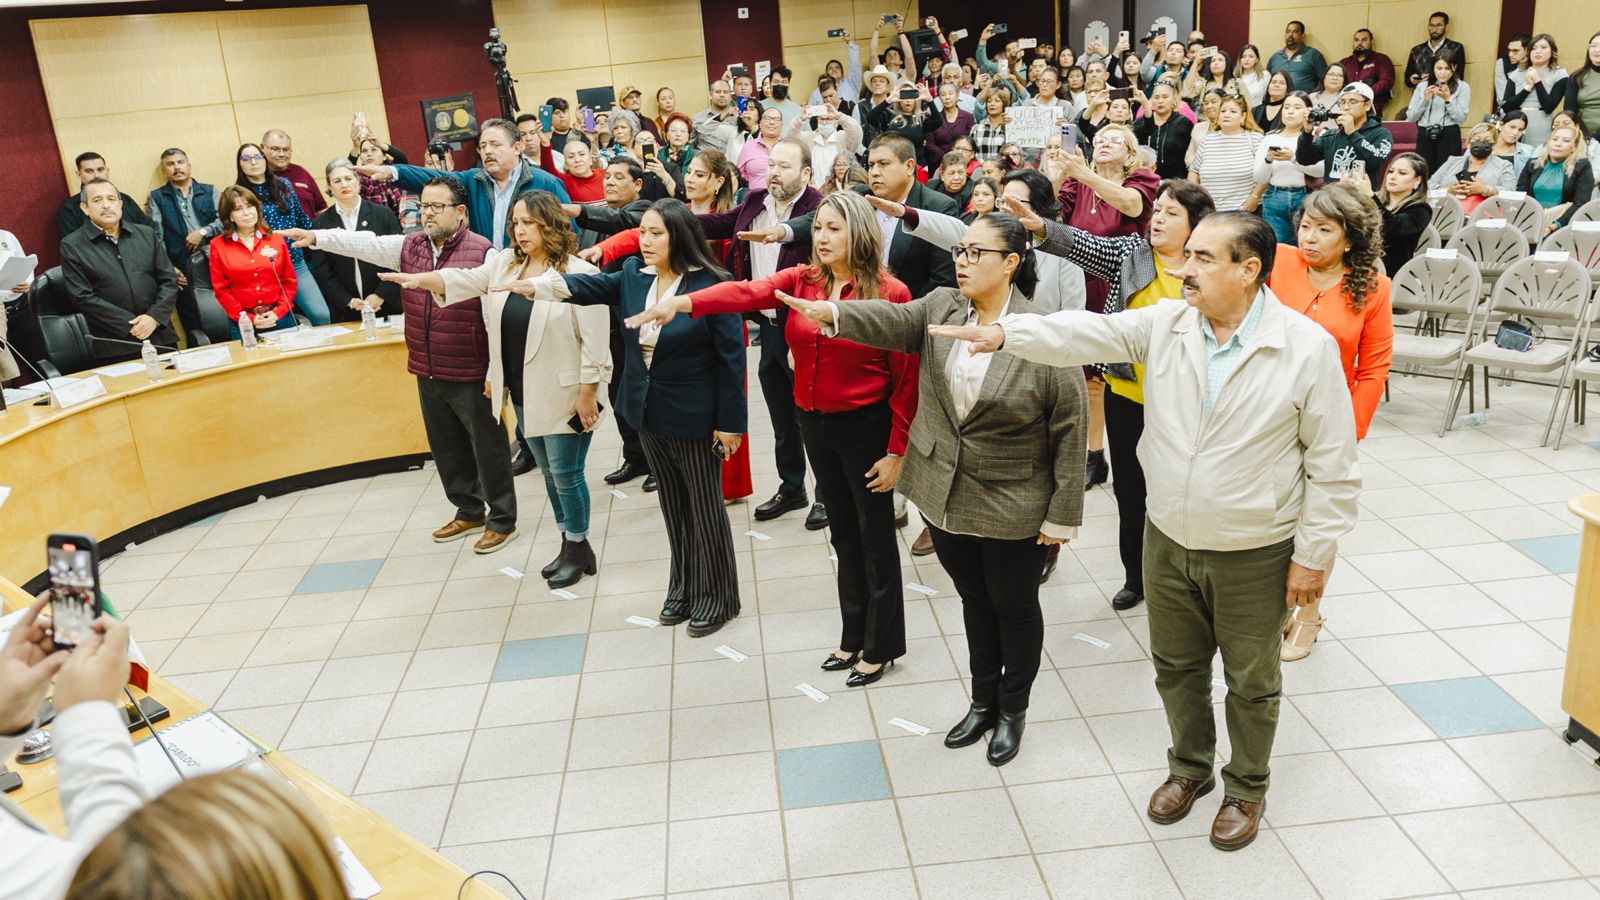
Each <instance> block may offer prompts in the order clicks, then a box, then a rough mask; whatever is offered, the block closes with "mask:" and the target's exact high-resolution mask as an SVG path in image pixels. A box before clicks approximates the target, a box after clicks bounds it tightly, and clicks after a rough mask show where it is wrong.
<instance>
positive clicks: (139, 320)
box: [61, 178, 178, 363]
mask: <svg viewBox="0 0 1600 900" xmlns="http://www.w3.org/2000/svg"><path fill="white" fill-rule="evenodd" d="M122 197H123V195H122V194H121V193H119V192H118V191H117V186H116V185H114V184H112V183H111V182H109V181H106V180H105V179H103V178H101V179H95V180H94V181H91V182H89V183H88V184H86V185H84V186H83V191H82V192H81V194H80V201H79V205H81V206H82V207H83V213H84V215H86V216H87V217H88V219H89V224H87V225H85V226H83V227H82V228H80V229H78V230H77V231H74V232H73V233H72V234H69V235H67V238H66V240H64V241H62V242H61V277H62V280H63V281H65V282H66V286H67V295H68V296H69V297H71V298H72V305H73V307H74V308H75V309H76V310H77V311H78V312H80V313H83V317H84V319H85V320H86V321H87V322H88V323H89V335H90V337H89V341H90V343H91V344H93V345H94V346H93V350H94V358H95V360H96V361H97V362H102V363H103V362H108V361H116V360H123V359H133V358H135V357H137V356H138V355H139V342H140V341H144V340H146V339H148V340H149V341H150V342H151V343H153V344H156V345H157V348H158V349H159V348H161V347H166V348H168V349H171V348H172V347H173V346H174V345H176V344H177V342H178V336H177V335H176V334H175V333H174V332H173V330H172V323H171V319H172V309H173V307H174V306H176V305H177V302H178V275H177V273H176V272H175V271H173V268H172V260H170V259H168V258H167V250H166V248H165V247H163V246H162V245H161V236H160V235H159V234H156V231H155V229H154V228H151V227H150V226H149V225H138V224H135V223H133V222H128V221H124V220H123V210H124V208H125V207H124V204H123V200H122ZM131 206H132V209H135V210H137V209H138V208H139V207H138V206H137V205H136V204H131ZM141 216H142V214H141Z"/></svg>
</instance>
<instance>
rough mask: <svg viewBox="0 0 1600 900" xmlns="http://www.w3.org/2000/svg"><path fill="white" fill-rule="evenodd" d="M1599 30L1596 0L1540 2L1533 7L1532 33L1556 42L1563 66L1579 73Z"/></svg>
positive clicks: (1598, 13) (1598, 8)
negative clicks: (1541, 34) (1590, 42)
mask: <svg viewBox="0 0 1600 900" xmlns="http://www.w3.org/2000/svg"><path fill="white" fill-rule="evenodd" d="M1596 31H1600V3H1596V2H1595V0H1539V2H1538V4H1537V5H1535V6H1534V8H1533V32H1532V33H1533V34H1538V33H1540V32H1544V33H1546V34H1548V35H1550V36H1551V37H1553V38H1555V40H1556V47H1557V48H1558V49H1557V53H1556V55H1557V56H1558V57H1559V58H1560V62H1561V67H1562V68H1564V69H1566V70H1567V71H1568V72H1576V71H1578V69H1579V68H1581V67H1582V66H1583V58H1584V55H1585V54H1586V53H1587V52H1588V48H1589V38H1590V37H1592V36H1593V35H1594V33H1595V32H1596Z"/></svg>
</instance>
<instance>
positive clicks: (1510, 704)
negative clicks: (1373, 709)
mask: <svg viewBox="0 0 1600 900" xmlns="http://www.w3.org/2000/svg"><path fill="white" fill-rule="evenodd" d="M1391 690H1393V691H1394V692H1395V693H1396V694H1398V695H1399V696H1400V699H1401V700H1404V701H1405V704H1406V705H1407V706H1409V707H1411V711H1412V712H1414V713H1416V714H1417V715H1419V716H1421V717H1422V721H1424V722H1427V723H1428V727H1430V728H1432V729H1433V730H1434V732H1435V733H1437V734H1438V735H1439V736H1440V737H1443V738H1454V737H1470V736H1472V735H1475V734H1497V733H1499V732H1502V731H1527V730H1530V729H1533V728H1538V727H1540V722H1539V717H1538V716H1535V715H1534V714H1533V713H1531V712H1528V711H1527V710H1526V709H1524V708H1523V706H1522V704H1520V703H1518V702H1517V701H1515V700H1513V699H1511V695H1510V694H1507V693H1506V692H1505V691H1503V690H1501V689H1500V686H1499V685H1497V684H1495V683H1494V682H1492V681H1490V680H1489V679H1487V678H1453V679H1450V680H1449V681H1419V682H1416V683H1414V684H1397V685H1395V686H1394V687H1393V688H1391Z"/></svg>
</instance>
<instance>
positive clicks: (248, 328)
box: [239, 310, 256, 350]
mask: <svg viewBox="0 0 1600 900" xmlns="http://www.w3.org/2000/svg"><path fill="white" fill-rule="evenodd" d="M239 343H241V344H243V345H244V349H246V350H254V349H255V348H256V323H255V321H254V317H253V316H251V315H250V311H249V310H246V311H245V312H243V313H241V314H240V316H239Z"/></svg>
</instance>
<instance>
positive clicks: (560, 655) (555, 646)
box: [491, 634, 589, 681]
mask: <svg viewBox="0 0 1600 900" xmlns="http://www.w3.org/2000/svg"><path fill="white" fill-rule="evenodd" d="M588 641H589V636H588V635H586V634H570V635H566V636H564V637H551V638H537V639H534V640H531V641H506V642H505V643H503V644H501V645H500V658H499V659H498V660H496V661H495V664H494V675H493V676H491V680H493V681H521V680H522V679H524V678H549V677H551V676H553V675H576V674H578V673H579V672H581V671H583V649H584V646H585V645H586V644H587V643H588Z"/></svg>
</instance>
